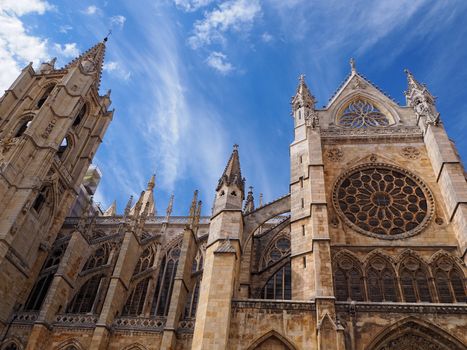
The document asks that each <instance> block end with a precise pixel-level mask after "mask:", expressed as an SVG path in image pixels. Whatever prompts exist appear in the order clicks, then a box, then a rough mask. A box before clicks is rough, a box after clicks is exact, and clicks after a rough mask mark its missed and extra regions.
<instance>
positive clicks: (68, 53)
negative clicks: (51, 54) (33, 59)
mask: <svg viewBox="0 0 467 350" xmlns="http://www.w3.org/2000/svg"><path fill="white" fill-rule="evenodd" d="M54 49H55V51H56V52H57V54H58V55H60V56H63V57H76V56H78V55H79V50H78V48H77V47H76V43H68V44H64V45H63V46H62V45H60V44H54Z"/></svg>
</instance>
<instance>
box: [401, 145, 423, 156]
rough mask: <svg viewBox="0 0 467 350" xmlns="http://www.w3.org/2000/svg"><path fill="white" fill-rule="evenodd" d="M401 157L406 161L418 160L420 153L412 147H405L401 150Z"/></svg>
mask: <svg viewBox="0 0 467 350" xmlns="http://www.w3.org/2000/svg"><path fill="white" fill-rule="evenodd" d="M401 155H402V156H403V157H404V158H407V159H418V158H420V151H419V150H418V149H417V148H415V147H413V146H406V147H404V148H402V150H401Z"/></svg>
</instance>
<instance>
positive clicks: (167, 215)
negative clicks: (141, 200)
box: [165, 193, 174, 220]
mask: <svg viewBox="0 0 467 350" xmlns="http://www.w3.org/2000/svg"><path fill="white" fill-rule="evenodd" d="M173 205H174V194H173V193H172V195H171V196H170V199H169V204H168V205H167V210H166V211H165V217H166V219H167V220H168V218H169V217H170V214H172V209H173Z"/></svg>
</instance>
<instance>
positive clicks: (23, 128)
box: [15, 119, 32, 137]
mask: <svg viewBox="0 0 467 350" xmlns="http://www.w3.org/2000/svg"><path fill="white" fill-rule="evenodd" d="M31 122H32V120H31V119H28V120H25V121H23V122H22V123H21V124H20V126H19V128H18V130H17V131H16V133H15V137H21V136H23V134H24V132H25V131H26V130H27V129H28V128H29V125H31Z"/></svg>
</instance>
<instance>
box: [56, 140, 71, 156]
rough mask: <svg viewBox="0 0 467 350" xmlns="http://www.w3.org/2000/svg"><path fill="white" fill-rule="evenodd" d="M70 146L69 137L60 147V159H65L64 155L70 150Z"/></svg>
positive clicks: (58, 152) (58, 154) (58, 153)
mask: <svg viewBox="0 0 467 350" xmlns="http://www.w3.org/2000/svg"><path fill="white" fill-rule="evenodd" d="M69 146H70V138H69V137H68V136H67V137H65V138H63V140H62V142H61V143H60V145H59V146H58V151H57V156H58V158H62V157H63V155H64V154H65V151H66V150H67V149H68V148H69Z"/></svg>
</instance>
